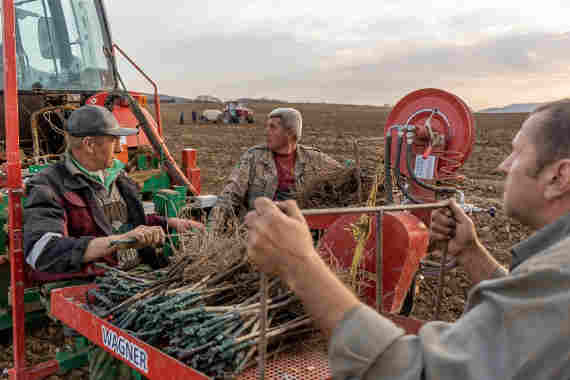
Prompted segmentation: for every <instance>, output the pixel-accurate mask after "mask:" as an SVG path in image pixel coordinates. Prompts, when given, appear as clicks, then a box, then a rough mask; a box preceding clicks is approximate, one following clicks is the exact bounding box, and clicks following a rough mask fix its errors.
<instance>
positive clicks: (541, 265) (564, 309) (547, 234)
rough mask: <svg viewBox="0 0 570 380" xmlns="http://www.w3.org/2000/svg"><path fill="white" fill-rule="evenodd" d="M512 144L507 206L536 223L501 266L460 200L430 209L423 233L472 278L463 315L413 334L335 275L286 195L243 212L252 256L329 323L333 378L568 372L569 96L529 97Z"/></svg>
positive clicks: (557, 375)
mask: <svg viewBox="0 0 570 380" xmlns="http://www.w3.org/2000/svg"><path fill="white" fill-rule="evenodd" d="M512 145H513V146H512V148H513V149H512V153H511V154H510V155H509V156H508V157H507V158H506V159H505V160H504V161H503V162H502V163H501V165H500V166H499V169H500V170H501V171H503V172H504V173H506V174H507V177H506V182H505V192H504V199H503V201H504V208H505V212H506V214H507V215H508V216H510V217H513V218H514V219H516V220H518V221H520V222H521V223H524V224H526V225H528V226H530V227H532V228H534V229H536V230H537V231H536V232H535V233H534V234H533V235H532V236H531V237H530V238H528V239H527V240H525V241H523V242H521V243H519V244H518V245H516V246H515V247H513V248H512V254H513V260H512V266H511V271H510V273H508V272H507V271H506V270H505V269H504V268H502V267H501V266H500V265H499V264H498V263H497V262H496V261H495V259H493V257H492V256H491V255H490V254H489V252H488V251H487V249H486V248H485V247H484V246H483V245H482V244H481V242H480V241H479V239H478V237H477V234H476V231H475V227H474V224H473V222H472V221H471V219H470V218H469V217H468V216H467V215H466V214H465V213H464V212H463V210H462V209H461V208H460V207H458V206H457V205H456V204H455V203H452V204H451V207H450V208H449V209H445V210H439V211H437V212H434V213H433V214H432V225H431V236H432V239H435V240H447V241H448V250H449V254H451V255H454V256H455V257H456V258H457V260H458V262H459V263H460V264H461V265H462V266H463V268H464V269H465V270H466V271H467V272H468V273H469V275H470V276H471V279H472V280H473V284H474V285H473V288H472V289H471V291H470V293H469V298H468V302H467V306H466V309H465V312H464V314H463V316H462V317H461V318H459V319H458V320H457V321H456V322H454V323H446V322H441V321H434V322H429V323H426V324H425V325H424V326H423V327H422V328H421V330H420V331H419V333H418V335H405V334H404V331H403V330H402V329H400V328H398V327H397V326H396V325H394V324H393V323H392V322H391V321H389V320H388V319H386V318H384V317H382V316H381V315H379V314H378V313H376V312H375V311H374V310H372V309H370V308H368V307H367V306H365V305H364V304H362V303H361V302H359V301H358V300H357V298H356V297H355V296H354V295H353V294H352V292H351V291H350V290H348V289H347V288H346V287H345V286H344V285H343V284H342V283H341V282H340V281H339V280H338V279H337V278H336V277H335V276H334V274H333V273H332V272H331V271H330V269H329V268H328V267H327V266H326V264H325V263H324V262H323V261H322V260H321V259H320V257H319V256H318V254H317V253H316V251H315V250H314V248H313V246H312V240H311V236H310V234H309V230H308V227H307V224H306V222H305V220H304V218H303V216H302V215H301V213H300V211H299V209H298V207H297V205H296V204H295V203H294V202H293V201H287V202H282V203H279V204H275V203H273V202H271V201H270V200H268V199H266V198H261V199H258V200H256V203H255V206H256V210H255V211H252V212H250V213H249V214H248V215H247V217H246V223H247V225H248V228H249V237H248V252H249V255H250V258H251V259H252V260H253V261H254V262H256V263H257V264H258V265H259V267H260V268H261V269H262V270H263V271H266V272H272V273H276V274H278V275H279V276H281V278H282V279H284V280H285V281H286V282H287V283H288V284H289V286H290V287H291V289H292V290H293V291H295V292H296V293H297V294H298V295H299V297H300V298H301V299H302V300H303V302H304V304H305V307H306V309H307V310H308V312H309V313H311V314H312V316H313V318H314V320H315V322H316V323H317V325H318V326H319V327H320V328H321V329H322V330H323V331H324V332H325V333H326V334H328V335H330V343H329V359H330V365H331V369H332V373H333V378H334V379H380V378H390V379H462V380H468V379H569V378H570V343H569V341H570V102H558V103H551V104H547V105H545V106H542V107H540V108H538V109H537V110H536V111H534V112H533V113H532V114H531V115H530V116H529V117H528V119H527V120H526V121H525V122H524V123H523V125H522V127H521V129H520V131H519V132H518V134H517V135H516V136H515V138H514V139H513V144H512ZM315 284H318V285H315Z"/></svg>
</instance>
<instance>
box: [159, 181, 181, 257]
mask: <svg viewBox="0 0 570 380" xmlns="http://www.w3.org/2000/svg"><path fill="white" fill-rule="evenodd" d="M187 192H188V189H187V188H186V186H175V187H174V190H171V189H162V190H159V191H157V192H156V193H155V194H154V196H153V198H152V201H153V203H154V210H155V212H156V213H157V214H158V215H160V216H164V217H167V218H174V217H176V216H177V215H178V213H179V212H180V210H181V209H182V207H184V205H185V204H186V194H187ZM177 245H178V236H177V234H171V235H170V236H169V237H168V239H167V240H166V244H165V245H164V250H163V253H164V254H165V255H166V256H171V255H172V254H173V251H174V250H173V248H174V247H175V246H177Z"/></svg>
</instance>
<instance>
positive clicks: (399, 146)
mask: <svg viewBox="0 0 570 380" xmlns="http://www.w3.org/2000/svg"><path fill="white" fill-rule="evenodd" d="M403 137H404V133H403V132H402V131H401V130H400V131H398V140H397V141H396V145H397V149H396V164H395V165H394V170H395V171H396V172H395V174H396V185H397V186H398V189H400V191H401V192H402V194H404V197H406V198H407V199H409V200H410V201H411V202H412V203H422V202H420V201H418V200H417V199H415V198H414V197H412V196H411V195H410V194H409V193H408V191H407V190H406V188H405V187H404V186H402V184H401V183H400V156H401V155H402V142H403Z"/></svg>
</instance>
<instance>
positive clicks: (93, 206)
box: [23, 105, 195, 274]
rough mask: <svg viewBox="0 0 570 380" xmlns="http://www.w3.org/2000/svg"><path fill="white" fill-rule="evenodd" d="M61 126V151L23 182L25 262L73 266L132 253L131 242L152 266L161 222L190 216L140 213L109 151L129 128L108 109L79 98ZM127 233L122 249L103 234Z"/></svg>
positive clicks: (180, 224) (174, 223)
mask: <svg viewBox="0 0 570 380" xmlns="http://www.w3.org/2000/svg"><path fill="white" fill-rule="evenodd" d="M67 132H68V135H67V142H68V147H67V152H66V153H65V156H64V159H63V160H62V161H60V162H58V163H57V164H54V165H52V166H50V167H49V168H46V169H44V170H43V171H42V172H41V173H38V174H37V175H35V176H34V177H32V178H31V180H30V181H29V182H28V183H27V184H26V189H27V196H28V198H27V200H26V204H25V207H24V227H23V228H24V253H25V256H26V262H27V263H28V264H29V265H30V266H31V267H32V268H33V269H34V270H35V271H36V272H40V273H45V272H48V273H58V274H61V273H73V272H79V271H82V270H83V269H84V268H85V267H86V265H87V264H88V263H91V262H93V261H97V260H99V259H105V260H107V261H110V262H112V263H116V261H117V257H115V256H119V259H120V260H119V261H121V259H124V257H123V256H126V257H130V259H133V256H137V254H136V253H134V252H133V249H132V248H134V249H137V251H138V252H137V253H138V256H140V258H141V259H142V260H143V261H145V262H146V263H148V264H150V265H151V266H152V267H154V268H158V267H161V266H163V265H165V264H166V261H165V259H164V258H163V257H161V256H157V255H156V254H155V251H154V248H153V247H154V246H157V245H159V244H161V243H162V242H163V241H164V229H166V228H167V226H168V227H171V228H174V229H176V230H179V231H184V230H186V229H188V228H190V226H192V225H194V223H195V222H193V221H190V220H185V219H179V218H169V219H165V218H163V217H159V216H156V215H148V216H145V214H144V209H143V206H142V203H141V202H140V200H139V198H138V188H137V186H136V184H135V183H134V182H133V181H132V180H131V179H129V178H128V177H127V175H126V173H125V172H124V171H123V170H122V169H123V166H124V165H123V164H122V163H121V162H120V161H119V160H116V159H114V158H113V155H114V153H119V152H121V145H120V137H121V136H130V135H133V134H136V133H137V130H136V129H132V128H120V127H119V123H118V122H117V120H116V119H115V117H114V116H113V114H112V113H111V112H110V111H109V110H107V109H106V108H104V107H101V106H95V105H87V106H83V107H81V108H79V109H77V110H75V111H74V112H72V114H71V115H70V117H69V119H68V121H67ZM128 239H131V240H136V243H134V244H132V246H131V247H130V248H131V250H130V252H126V251H124V250H123V251H121V252H120V253H121V254H122V253H124V255H120V254H119V255H117V251H118V250H119V249H118V248H117V247H116V246H112V245H111V242H112V241H115V240H128ZM134 259H135V260H136V257H134ZM125 260H126V259H125Z"/></svg>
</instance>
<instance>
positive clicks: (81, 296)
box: [51, 284, 424, 380]
mask: <svg viewBox="0 0 570 380" xmlns="http://www.w3.org/2000/svg"><path fill="white" fill-rule="evenodd" d="M94 286H95V285H94V284H92V285H80V286H72V287H67V288H61V289H55V290H53V291H52V293H51V312H52V314H53V316H54V317H56V318H57V319H59V320H60V321H62V322H63V323H65V324H66V325H67V326H69V327H71V328H73V329H75V330H77V331H78V332H79V333H80V334H81V335H83V336H85V337H87V338H88V339H89V340H90V341H91V342H93V343H94V344H96V345H98V346H100V347H102V348H103V349H105V350H106V351H107V352H109V353H111V354H112V355H113V356H114V357H116V358H117V359H120V360H123V361H124V362H125V363H127V365H129V366H130V367H131V368H133V369H135V370H137V371H139V372H140V373H142V374H143V375H144V376H145V377H147V378H149V379H161V380H169V379H172V380H175V379H176V380H177V379H190V380H202V379H209V377H207V376H205V375H204V374H202V373H200V372H198V371H196V370H195V369H193V368H190V367H188V366H187V365H185V364H184V363H182V362H180V361H178V360H176V359H175V358H173V357H170V356H168V355H166V354H164V353H163V352H161V351H160V350H158V349H157V348H155V347H153V346H150V345H148V344H146V343H144V342H142V341H141V340H139V339H137V338H134V337H132V336H130V335H129V334H128V333H126V332H125V331H123V330H121V329H118V328H117V327H115V326H113V325H111V324H110V323H109V322H107V321H106V320H104V319H101V318H99V317H97V316H95V315H94V314H92V313H91V312H89V311H87V310H85V309H84V308H83V307H82V305H84V304H85V302H86V294H87V290H88V289H90V288H92V287H94ZM384 316H385V317H387V318H389V319H391V320H392V321H393V322H394V323H396V324H397V325H399V326H400V327H402V328H403V329H404V330H405V331H406V333H408V334H417V332H418V330H419V329H420V328H421V326H422V325H423V323H424V322H423V321H419V320H416V319H412V318H406V317H401V316H398V315H392V314H384ZM103 328H104V329H106V331H111V332H112V333H114V334H116V336H117V337H120V338H122V339H123V342H128V344H130V345H131V347H132V345H134V346H136V347H137V348H139V349H140V350H143V351H144V353H145V355H146V358H147V360H146V364H147V365H146V368H147V370H146V371H143V370H141V369H140V368H137V367H136V366H135V365H134V364H132V363H130V362H128V361H126V360H124V359H123V358H122V357H121V356H120V355H119V354H117V353H116V352H114V351H113V350H111V349H110V348H109V347H107V346H105V344H104V342H103ZM287 363H289V364H288V365H287ZM139 365H140V363H139ZM267 366H268V368H269V370H268V373H271V371H275V370H276V369H277V370H278V371H279V372H281V373H282V371H290V370H295V371H305V370H307V367H313V370H312V371H310V372H312V373H309V372H307V373H306V374H305V375H304V376H303V379H307V380H309V379H317V378H318V379H324V378H329V376H330V370H329V369H328V360H327V356H326V354H325V353H324V351H322V350H320V349H318V348H317V349H316V350H312V349H306V350H304V351H301V352H295V353H283V354H282V355H280V356H279V357H278V358H276V359H271V360H269V361H268V362H267ZM283 366H285V367H283ZM291 366H292V367H295V368H290V367H291ZM301 367H302V368H301ZM255 374H256V371H255V369H252V370H249V371H246V372H244V373H243V374H241V375H240V376H238V380H249V379H255V378H256V375H255ZM323 374H324V376H323V377H320V376H321V375H323Z"/></svg>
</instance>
